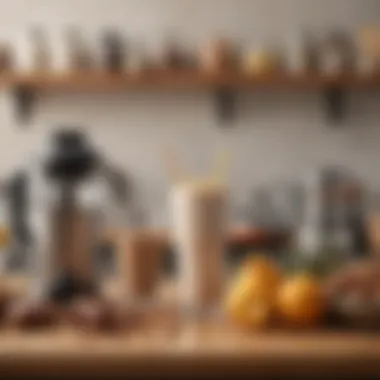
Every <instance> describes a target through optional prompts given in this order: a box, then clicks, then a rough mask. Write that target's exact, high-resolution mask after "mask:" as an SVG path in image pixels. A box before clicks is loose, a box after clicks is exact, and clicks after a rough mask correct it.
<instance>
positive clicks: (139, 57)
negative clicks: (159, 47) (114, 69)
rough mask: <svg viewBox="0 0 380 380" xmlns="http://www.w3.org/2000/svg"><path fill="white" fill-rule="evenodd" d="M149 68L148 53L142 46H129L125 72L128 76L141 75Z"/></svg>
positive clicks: (125, 58) (125, 60)
mask: <svg viewBox="0 0 380 380" xmlns="http://www.w3.org/2000/svg"><path fill="white" fill-rule="evenodd" d="M148 68H149V61H148V57H147V55H146V52H145V50H144V48H143V46H142V45H141V44H134V45H132V46H129V48H128V52H127V54H126V56H125V57H124V71H125V72H126V73H127V74H131V75H139V74H141V73H142V72H144V71H145V70H147V69H148Z"/></svg>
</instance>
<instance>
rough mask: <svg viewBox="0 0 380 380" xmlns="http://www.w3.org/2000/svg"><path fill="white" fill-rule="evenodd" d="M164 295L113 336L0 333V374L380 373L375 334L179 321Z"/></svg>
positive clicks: (66, 330)
mask: <svg viewBox="0 0 380 380" xmlns="http://www.w3.org/2000/svg"><path fill="white" fill-rule="evenodd" d="M9 283H10V284H11V286H12V287H13V288H14V289H15V291H16V292H17V293H22V292H23V291H24V290H25V287H26V286H27V283H26V282H25V281H21V280H20V279H17V278H15V279H12V281H9ZM110 291H111V289H110ZM162 299H163V302H167V304H166V305H165V304H162V305H161V306H160V307H158V308H154V309H153V310H152V311H151V312H150V313H149V314H148V316H146V317H145V318H143V319H142V322H141V323H140V324H139V325H138V326H135V327H134V328H130V329H126V330H125V331H123V332H120V333H118V334H117V335H99V334H95V333H90V332H84V331H79V330H75V329H73V328H71V327H67V326H66V327H60V328H56V329H54V330H46V331H41V332H34V333H31V332H29V333H26V332H20V331H10V330H3V331H0V373H1V374H3V375H7V376H13V375H18V376H22V375H24V376H25V377H30V375H31V374H35V375H38V376H41V375H42V374H45V375H52V374H55V373H59V375H60V376H61V377H63V376H67V377H69V376H71V375H73V376H74V375H75V376H78V375H79V374H82V375H84V374H87V375H91V376H99V375H104V376H105V377H106V376H109V375H110V374H121V373H122V374H125V375H130V374H132V373H138V374H155V375H157V374H158V373H163V374H188V375H189V374H192V375H196V374H205V373H214V372H222V373H223V374H224V375H231V376H234V375H236V374H237V373H241V372H244V373H246V372H251V373H252V374H260V375H264V374H268V375H276V374H281V375H285V374H288V375H308V376H309V375H310V374H311V375H316V376H317V375H319V376H320V375H322V374H329V375H331V374H333V375H336V376H338V375H348V374H349V375H352V376H353V375H358V376H359V375H360V376H364V375H365V374H371V375H378V376H380V333H379V334H376V333H364V332H361V333H359V332H336V331H335V332H334V331H308V332H307V331H303V332H300V331H298V332H294V331H293V332H291V331H283V330H281V331H266V332H261V333H258V332H249V333H248V332H246V331H242V330H238V329H236V328H234V327H232V326H230V325H228V324H226V323H225V322H221V321H220V322H218V323H216V322H214V323H211V322H208V323H206V322H203V323H196V322H194V321H189V320H188V321H185V320H183V319H179V318H177V317H176V316H175V313H172V309H171V308H170V306H169V302H168V298H165V297H163V298H162ZM167 311H169V313H167Z"/></svg>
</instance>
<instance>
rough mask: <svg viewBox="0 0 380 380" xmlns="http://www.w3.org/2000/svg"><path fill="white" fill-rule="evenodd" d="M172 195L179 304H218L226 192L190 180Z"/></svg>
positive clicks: (190, 306)
mask: <svg viewBox="0 0 380 380" xmlns="http://www.w3.org/2000/svg"><path fill="white" fill-rule="evenodd" d="M171 197H172V198H171V202H172V219H173V236H172V237H173V242H174V245H175V248H176V251H177V254H178V264H179V268H178V270H179V273H178V276H179V279H178V284H179V300H180V303H181V304H182V306H183V307H184V308H186V309H190V310H206V309H209V308H213V307H214V306H218V304H219V302H220V298H221V293H222V289H223V251H224V225H225V223H224V208H225V207H224V206H225V199H226V197H225V191H224V190H223V189H222V188H221V187H218V186H211V185H208V186H206V185H201V184H195V183H190V184H182V185H177V186H176V187H175V188H174V189H173V192H172V194H171Z"/></svg>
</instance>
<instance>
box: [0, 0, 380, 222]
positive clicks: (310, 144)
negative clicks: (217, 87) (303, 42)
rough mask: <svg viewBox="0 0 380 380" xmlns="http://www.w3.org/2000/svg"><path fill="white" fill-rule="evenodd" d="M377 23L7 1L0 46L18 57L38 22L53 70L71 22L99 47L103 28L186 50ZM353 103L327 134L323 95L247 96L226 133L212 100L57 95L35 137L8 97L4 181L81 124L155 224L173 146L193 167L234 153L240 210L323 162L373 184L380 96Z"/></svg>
mask: <svg viewBox="0 0 380 380" xmlns="http://www.w3.org/2000/svg"><path fill="white" fill-rule="evenodd" d="M375 21H380V1H378V0H318V1H316V0H12V1H6V0H0V38H3V39H4V40H6V41H11V42H12V43H14V44H15V46H17V48H18V52H19V53H21V54H20V56H21V57H22V56H23V55H25V54H22V53H23V51H22V49H23V48H22V46H24V45H23V44H25V38H26V36H27V27H28V26H29V25H31V24H34V23H40V24H42V25H43V26H44V27H45V28H46V29H47V30H48V32H49V34H50V36H51V39H52V44H53V46H54V52H55V53H56V62H55V63H56V64H57V65H59V62H60V59H61V58H62V41H61V32H62V30H63V28H64V27H65V26H68V25H72V24H78V25H80V26H81V27H82V28H83V31H84V32H86V33H88V35H89V36H91V37H92V38H93V41H92V42H94V43H95V41H96V33H97V32H98V31H99V29H100V28H101V27H107V26H118V27H120V28H122V29H123V30H124V31H125V34H126V36H130V37H132V38H133V37H134V38H138V39H141V40H144V41H146V43H147V44H148V45H149V46H152V47H153V46H155V45H156V44H157V43H158V42H159V41H160V39H161V37H162V35H163V34H165V33H167V32H175V33H177V34H180V35H181V36H182V38H183V39H184V40H185V41H186V42H187V43H188V44H191V45H196V44H197V43H199V42H201V41H203V40H206V39H207V38H208V37H210V36H214V35H217V34H220V33H221V34H224V35H228V36H231V37H232V38H235V39H237V40H239V41H242V42H243V43H244V44H245V45H250V46H255V45H259V44H260V45H261V44H263V43H281V42H282V41H284V43H286V41H287V39H288V38H291V37H292V35H293V33H294V32H297V31H298V30H299V28H304V27H306V28H308V27H309V28H312V29H313V30H315V31H316V32H320V33H323V32H325V30H326V28H329V27H342V28H345V29H348V30H351V31H352V32H355V30H356V29H357V28H358V27H360V26H362V25H363V24H365V23H368V22H375ZM20 50H21V51H20ZM350 100H351V102H350V103H351V107H350V115H349V119H348V120H347V122H346V123H345V124H344V125H343V126H342V127H341V128H340V129H330V128H329V127H328V124H327V123H326V121H325V119H324V114H323V112H321V104H320V103H321V99H320V97H319V94H314V93H303V92H300V93H292V94H289V93H281V92H278V93H269V92H268V93H264V94H262V93H260V94H244V95H241V96H240V98H239V103H238V104H239V110H238V118H237V119H236V121H235V122H234V125H233V128H231V129H228V130H222V129H218V127H217V121H216V119H215V117H214V116H215V115H214V113H213V103H212V96H211V94H207V93H203V92H199V93H184V94H180V95H178V94H171V93H165V94H160V95H159V96H158V95H157V94H154V93H143V92H140V93H136V94H131V93H129V94H128V93H127V94H113V95H112V94H109V95H100V94H99V95H91V96H88V95H78V94H77V95H72V94H65V95H62V94H61V95H59V94H52V95H51V96H44V97H42V98H41V99H40V101H39V103H38V106H37V109H36V113H35V117H34V119H33V122H32V125H31V128H30V129H25V130H20V129H16V128H15V122H14V119H13V115H12V109H11V104H10V103H9V98H8V97H7V95H6V94H3V95H2V96H1V100H0V128H1V140H0V172H2V173H4V172H6V171H8V170H10V169H11V168H12V167H14V166H15V164H16V163H17V162H19V161H20V160H21V159H22V158H23V157H25V156H26V154H27V153H28V152H29V151H30V150H31V149H32V148H33V147H34V146H35V145H36V144H38V143H39V142H40V141H41V138H42V137H43V136H44V134H45V133H46V132H47V131H48V130H49V129H50V128H51V127H52V126H55V125H57V124H62V123H63V124H64V123H66V122H72V123H75V124H79V125H83V126H86V127H87V128H88V130H89V131H91V133H92V134H93V135H94V137H95V139H96V141H97V142H98V143H100V144H102V146H104V149H105V150H106V152H107V153H108V154H109V155H111V156H112V157H113V158H114V160H115V161H116V162H118V163H119V164H122V165H123V166H124V167H125V168H126V169H127V170H129V171H130V172H132V173H133V174H134V177H135V179H136V181H137V184H138V186H139V188H140V191H141V194H142V197H143V199H145V200H146V205H147V208H149V210H150V212H151V213H152V215H153V217H154V219H155V221H156V222H158V221H160V220H162V219H163V218H164V215H165V210H164V208H163V207H162V201H163V199H164V197H165V192H166V190H167V186H168V183H167V179H166V175H165V172H164V170H163V168H162V165H161V162H160V160H159V152H160V150H161V149H162V147H163V146H164V145H165V144H166V143H172V144H173V145H175V146H177V147H178V149H180V150H181V151H183V155H184V156H185V157H186V158H187V159H188V160H189V161H191V162H192V165H193V166H196V167H204V166H205V165H206V164H207V162H208V161H207V159H208V157H209V156H210V155H211V153H210V152H214V151H215V150H216V149H217V147H219V146H221V145H225V144H227V145H228V146H230V148H231V150H232V156H233V165H232V173H231V180H232V195H233V200H234V203H242V202H244V201H245V199H247V197H248V196H249V194H250V192H251V190H252V188H254V187H255V186H257V185H258V184H261V183H262V182H264V181H267V180H271V179H273V178H295V177H299V176H300V175H302V173H304V172H305V171H306V170H307V169H309V168H311V167H314V166H317V165H320V164H323V163H326V162H327V163H341V164H345V165H348V166H349V167H351V168H353V169H354V170H356V171H357V172H359V174H360V175H361V176H362V177H363V178H365V179H366V180H368V181H371V182H372V183H373V184H374V186H378V185H380V176H379V177H378V176H377V173H378V167H379V164H380V157H379V155H378V151H379V148H380V128H379V124H380V123H379V122H380V113H379V111H378V104H379V100H380V96H371V95H368V94H354V95H352V96H351V99H350Z"/></svg>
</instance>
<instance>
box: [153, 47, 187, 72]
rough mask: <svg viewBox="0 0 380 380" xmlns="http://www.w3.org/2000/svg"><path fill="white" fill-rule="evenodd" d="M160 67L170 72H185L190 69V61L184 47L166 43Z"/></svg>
mask: <svg viewBox="0 0 380 380" xmlns="http://www.w3.org/2000/svg"><path fill="white" fill-rule="evenodd" d="M159 66H160V68H163V69H168V70H184V69H186V68H188V67H189V60H188V57H187V54H186V53H185V51H184V49H183V47H182V46H181V45H180V44H179V43H178V42H175V41H170V40H169V41H166V42H165V43H164V44H163V47H162V51H161V56H160V58H159Z"/></svg>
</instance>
